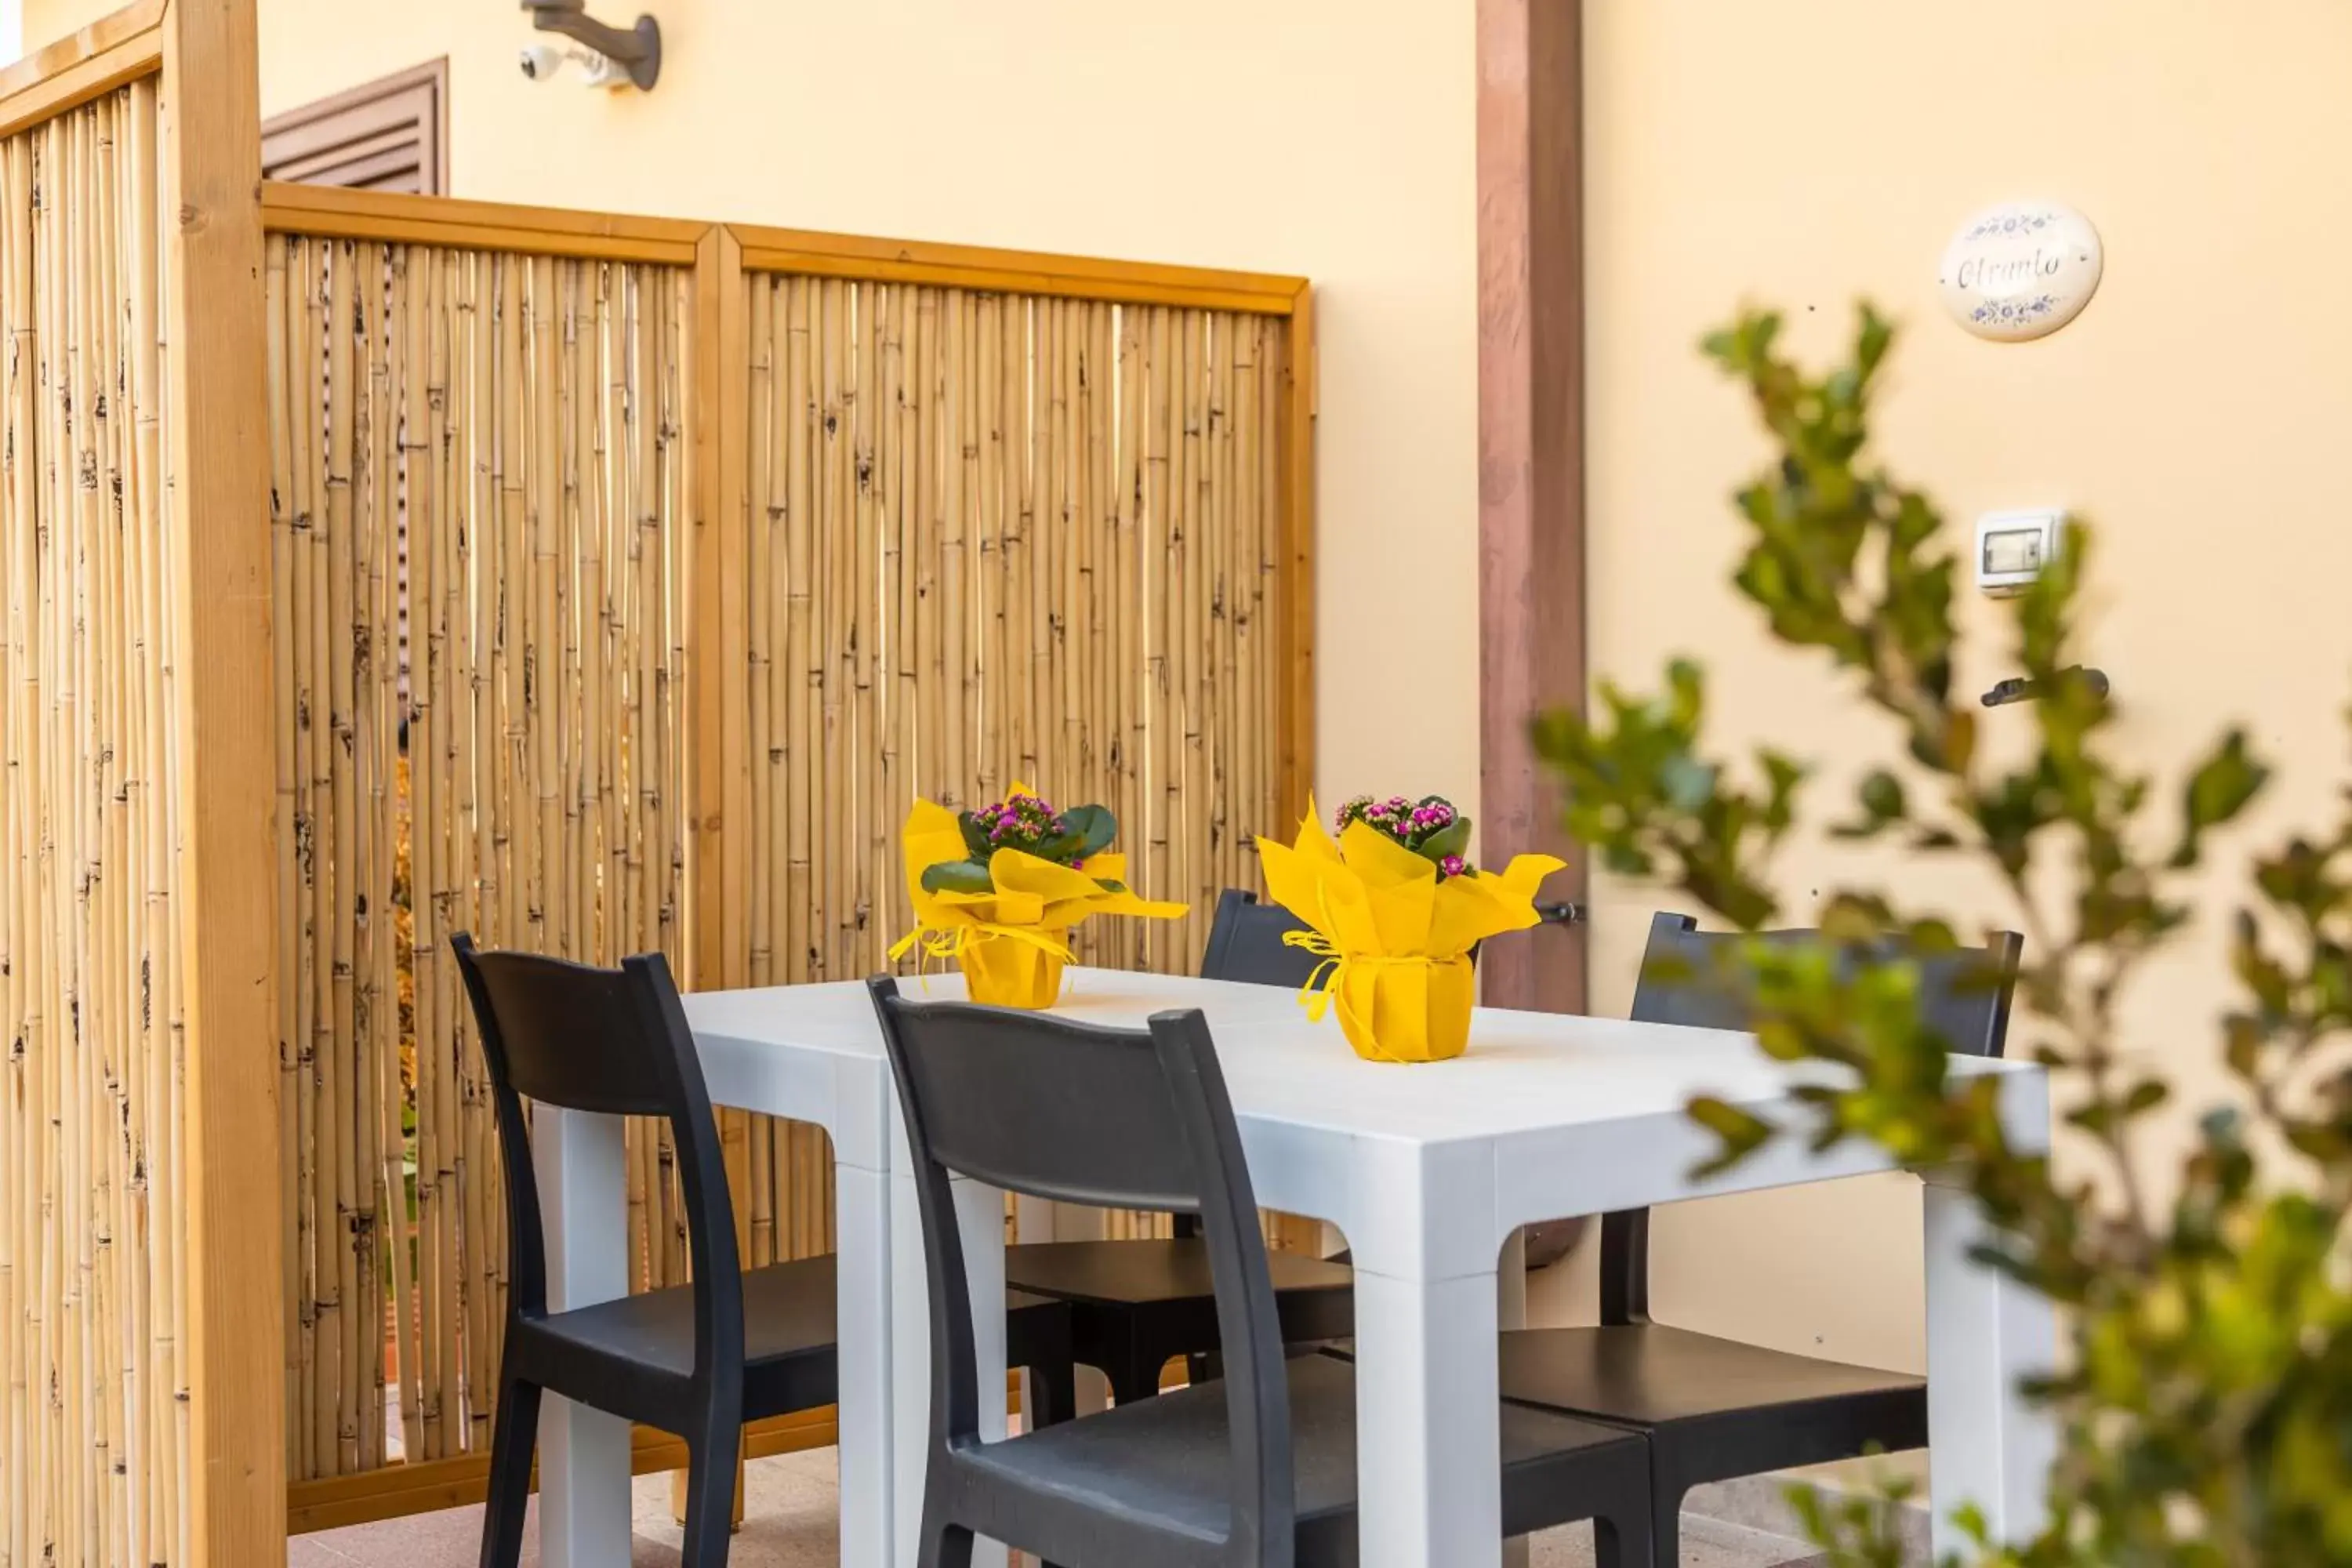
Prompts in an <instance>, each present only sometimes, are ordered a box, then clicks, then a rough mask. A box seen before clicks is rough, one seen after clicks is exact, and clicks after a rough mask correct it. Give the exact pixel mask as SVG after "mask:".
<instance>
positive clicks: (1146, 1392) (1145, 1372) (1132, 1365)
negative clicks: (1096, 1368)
mask: <svg viewBox="0 0 2352 1568" xmlns="http://www.w3.org/2000/svg"><path fill="white" fill-rule="evenodd" d="M1147 1362H1148V1363H1150V1364H1149V1365H1146V1364H1145V1363H1147ZM1166 1364H1167V1363H1166V1361H1165V1360H1164V1359H1163V1360H1160V1361H1153V1360H1152V1359H1151V1357H1150V1353H1149V1352H1139V1353H1137V1354H1134V1355H1130V1356H1129V1357H1128V1358H1127V1363H1126V1364H1125V1365H1123V1366H1117V1367H1108V1366H1107V1367H1105V1368H1103V1372H1104V1374H1105V1375H1107V1376H1108V1378H1109V1379H1110V1396H1111V1398H1112V1400H1113V1401H1114V1402H1115V1403H1117V1404H1120V1405H1133V1404H1136V1403H1138V1402H1139V1401H1141V1400H1146V1399H1154V1398H1157V1397H1158V1396H1159V1394H1160V1368H1161V1367H1162V1366H1165V1365H1166ZM1072 1403H1073V1404H1075V1403H1076V1396H1075V1395H1074V1396H1073V1398H1072Z"/></svg>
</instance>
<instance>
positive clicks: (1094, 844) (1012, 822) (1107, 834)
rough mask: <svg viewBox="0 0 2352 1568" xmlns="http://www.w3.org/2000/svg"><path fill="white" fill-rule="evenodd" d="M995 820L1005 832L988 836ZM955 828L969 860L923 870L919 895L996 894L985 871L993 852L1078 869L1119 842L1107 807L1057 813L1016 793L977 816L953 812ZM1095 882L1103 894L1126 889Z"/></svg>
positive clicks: (1106, 881)
mask: <svg viewBox="0 0 2352 1568" xmlns="http://www.w3.org/2000/svg"><path fill="white" fill-rule="evenodd" d="M1000 818H1001V819H1003V821H1004V823H1005V829H1003V830H1000V832H999V833H998V835H997V836H996V837H991V833H990V828H991V825H992V823H994V822H995V821H997V820H999V819H1000ZM956 826H958V827H960V828H961V829H962V831H963V842H964V847H965V848H967V849H969V850H971V858H969V859H963V860H947V861H942V862H940V864H939V865H936V866H930V867H927V868H925V869H924V871H923V890H924V891H925V892H927V893H990V892H993V891H995V889H996V882H995V879H994V878H993V876H992V874H991V872H990V869H989V866H990V862H992V860H994V859H995V858H996V856H997V853H998V851H1000V850H1003V849H1017V850H1020V851H1021V852H1022V853H1024V854H1027V855H1034V856H1036V857H1037V858H1039V859H1041V860H1051V861H1053V862H1054V863H1055V865H1057V866H1070V867H1075V868H1078V869H1081V870H1083V869H1084V868H1085V866H1086V862H1087V858H1088V857H1090V856H1094V855H1099V854H1101V853H1102V852H1103V851H1104V850H1106V849H1108V848H1109V847H1110V844H1111V840H1112V839H1114V838H1116V837H1118V818H1117V817H1116V816H1112V815H1111V813H1110V809H1109V808H1108V806H1101V805H1078V806H1073V807H1071V808H1070V809H1069V810H1067V811H1065V812H1060V813H1058V814H1057V813H1055V811H1054V809H1053V808H1052V807H1051V806H1050V805H1046V804H1045V802H1044V801H1043V800H1041V799H1039V798H1038V797H1037V796H1035V795H1018V794H1016V795H1013V796H1012V797H1011V798H1010V799H1009V800H1007V801H1004V802H1003V803H1001V804H999V805H992V806H984V807H982V809H981V810H979V811H977V812H971V811H963V812H958V813H957V814H956ZM1095 881H1096V884H1097V886H1099V887H1100V888H1101V889H1103V890H1104V891H1105V892H1108V893H1123V892H1125V891H1126V890H1127V889H1126V887H1125V886H1124V885H1123V884H1121V883H1119V882H1118V881H1116V880H1113V879H1110V878H1108V877H1097V878H1096V879H1095Z"/></svg>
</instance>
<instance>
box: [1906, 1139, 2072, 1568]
mask: <svg viewBox="0 0 2352 1568" xmlns="http://www.w3.org/2000/svg"><path fill="white" fill-rule="evenodd" d="M1925 1205H1926V1215H1925V1217H1926V1227H1927V1442H1928V1490H1929V1495H1930V1500H1931V1502H1932V1503H1933V1506H1934V1514H1935V1551H1936V1556H1937V1560H1938V1561H1941V1560H1942V1559H1943V1558H1944V1556H1945V1555H1946V1554H1947V1553H1950V1552H1958V1551H1959V1550H1960V1549H1961V1547H1962V1545H1963V1544H1964V1543H1963V1542H1962V1541H1961V1539H1960V1536H1959V1533H1958V1531H1957V1530H1955V1529H1954V1528H1953V1525H1952V1522H1951V1520H1952V1511H1953V1510H1955V1509H1957V1508H1958V1507H1959V1506H1960V1505H1961V1504H1963V1503H1970V1502H1972V1503H1974V1504H1976V1506H1977V1507H1978V1508H1979V1510H1981V1511H1982V1512H1983V1514H1984V1517H1985V1521H1986V1523H1987V1524H1988V1525H1990V1527H1991V1531H1992V1536H1993V1539H1994V1540H1995V1541H1999V1542H2011V1543H2019V1542H2025V1541H2028V1540H2030V1539H2031V1538H2032V1535H2033V1534H2034V1532H2035V1531H2038V1530H2039V1529H2040V1528H2041V1527H2042V1523H2043V1521H2044V1520H2045V1518H2046V1517H2047V1516H2046V1512H2045V1496H2046V1489H2047V1486H2048V1482H2049V1475H2050V1467H2051V1464H2052V1462H2053V1460H2054V1459H2055V1458H2056V1457H2057V1452H2058V1437H2057V1430H2056V1427H2055V1426H2054V1425H2053V1423H2052V1422H2051V1421H2050V1420H2049V1419H2048V1418H2047V1417H2046V1416H2044V1415H2042V1414H2041V1413H2039V1412H2037V1411H2035V1410H2033V1409H2032V1408H2030V1407H2029V1406H2028V1405H2026V1403H2025V1401H2024V1399H2023V1397H2022V1396H2021V1395H2020V1394H2019V1393H2018V1382H2019V1380H2020V1379H2021V1378H2024V1377H2029V1376H2032V1375H2034V1374H2035V1373H2042V1372H2047V1371H2048V1370H2049V1369H2050V1368H2051V1367H2052V1366H2053V1365H2055V1364H2056V1361H2057V1353H2058V1321H2057V1315H2056V1313H2055V1312H2054V1311H2053V1310H2052V1308H2051V1306H2050V1303H2049V1302H2048V1301H2046V1300H2043V1299H2042V1298H2041V1297H2039V1296H2036V1295H2035V1294H2034V1293H2033V1292H2032V1291H2030V1290H2028V1289H2024V1288H2023V1287H2022V1286H2020V1285H2018V1284H2017V1283H2016V1282H2014V1281H2013V1280H2011V1279H2009V1278H2008V1277H2007V1276H2005V1275H2002V1274H1999V1273H1996V1272H1995V1271H1993V1270H1992V1269H1990V1268H1984V1267H1983V1266H1982V1265H1980V1264H1979V1263H1977V1262H1976V1261H1974V1260H1973V1259H1972V1258H1969V1250H1970V1248H1972V1247H1975V1246H1977V1245H1978V1244H1979V1242H1981V1241H1983V1240H1984V1239H1986V1238H1987V1237H1990V1235H1991V1234H1992V1232H1991V1228H1990V1226H1988V1225H1987V1223H1986V1221H1985V1218H1984V1214H1983V1211H1982V1210H1981V1209H1980V1208H1979V1206H1978V1204H1977V1201H1976V1199H1975V1198H1974V1197H1973V1196H1972V1195H1971V1194H1969V1192H1968V1191H1967V1190H1966V1189H1965V1188H1964V1187H1961V1186H1959V1185H1958V1184H1955V1183H1953V1182H1951V1181H1950V1180H1949V1179H1948V1178H1946V1177H1943V1176H1941V1175H1939V1174H1936V1173H1930V1174H1928V1175H1927V1177H1926V1189H1925Z"/></svg>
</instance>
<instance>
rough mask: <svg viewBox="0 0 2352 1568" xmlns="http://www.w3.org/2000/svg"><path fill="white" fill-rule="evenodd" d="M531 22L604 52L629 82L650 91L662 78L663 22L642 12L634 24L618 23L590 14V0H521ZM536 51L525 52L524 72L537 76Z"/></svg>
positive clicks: (527, 74) (594, 51)
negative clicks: (614, 23) (534, 52)
mask: <svg viewBox="0 0 2352 1568" xmlns="http://www.w3.org/2000/svg"><path fill="white" fill-rule="evenodd" d="M522 8H523V9H524V10H526V11H528V12H530V24H531V26H534V27H537V28H538V29H539V30H540V31H541V32H542V33H561V34H562V35H563V36H564V37H567V38H570V39H571V40H572V42H573V43H576V44H578V45H580V46H581V47H583V48H585V49H588V50H590V51H592V52H593V53H594V54H597V55H601V56H603V57H604V58H605V59H608V60H610V61H612V62H613V64H614V65H615V66H617V67H619V68H621V69H622V70H623V71H625V72H626V73H627V74H628V79H629V82H630V85H632V86H634V87H635V88H636V89H637V90H638V91H640V92H649V91H651V90H652V89H653V85H654V83H655V82H656V81H657V80H659V79H660V78H661V24H660V23H659V22H656V21H655V20H654V19H653V18H652V17H651V16H640V17H638V18H637V25H636V26H634V27H615V26H613V25H612V24H611V23H609V22H599V21H598V20H596V19H595V18H594V17H593V16H590V15H588V0H522ZM532 54H533V51H528V50H526V51H525V53H524V56H523V74H524V75H526V76H535V75H537V74H538V73H537V72H535V71H534V70H533V69H532V68H531V59H532Z"/></svg>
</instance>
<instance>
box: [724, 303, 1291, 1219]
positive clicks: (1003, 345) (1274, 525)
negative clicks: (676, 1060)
mask: <svg viewBox="0 0 2352 1568" xmlns="http://www.w3.org/2000/svg"><path fill="white" fill-rule="evenodd" d="M749 286H750V290H751V299H750V301H749V310H748V315H747V320H748V322H749V328H750V336H751V395H750V413H751V443H750V449H749V459H750V465H751V472H750V476H749V489H748V492H747V494H748V504H749V510H750V512H751V538H750V540H749V544H748V548H749V563H748V565H749V570H748V572H747V573H746V574H745V575H744V581H745V582H746V583H747V584H748V585H749V588H750V595H749V605H748V614H747V617H746V618H747V623H748V638H749V645H750V646H749V650H748V652H749V658H750V662H751V679H750V680H749V683H748V695H749V705H750V711H749V712H748V714H744V715H741V716H740V717H741V719H742V720H744V721H748V723H749V725H750V731H751V732H750V737H749V743H748V748H747V751H748V755H749V756H750V758H751V795H750V805H751V832H750V837H749V842H748V844H743V845H740V847H739V848H738V850H737V852H739V853H744V854H746V855H747V857H748V858H747V861H746V869H747V877H746V883H747V892H746V897H747V899H748V903H749V908H748V910H746V911H745V912H744V919H745V924H746V927H747V929H748V933H749V942H750V974H749V978H750V981H751V984H754V985H764V984H789V983H793V982H799V981H809V980H840V979H847V978H853V977H856V976H860V975H865V974H868V973H875V972H877V971H878V970H883V969H887V968H889V967H891V963H890V960H889V957H888V950H889V948H890V946H891V944H892V943H893V942H895V941H896V940H897V939H898V937H899V936H901V935H902V934H904V933H905V932H906V931H908V929H909V928H910V926H911V925H912V923H913V913H912V910H911V908H910V906H909V902H908V896H907V891H906V886H905V879H904V874H903V871H902V869H901V863H900V859H899V852H898V830H899V826H900V825H901V823H902V822H903V821H904V819H905V816H906V813H907V808H908V805H909V803H910V802H911V801H912V800H913V799H914V798H915V796H916V795H928V796H929V797H930V798H932V799H934V800H937V801H939V802H940V803H941V804H943V805H949V806H951V807H958V808H961V807H968V806H971V805H975V804H980V803H984V802H986V801H988V800H991V799H994V798H998V797H1000V796H1001V795H1003V792H1004V791H1005V790H1006V789H1007V788H1008V787H1009V786H1010V785H1011V784H1013V783H1014V782H1016V781H1019V782H1024V783H1027V784H1031V785H1033V786H1034V787H1036V788H1038V789H1041V790H1043V791H1044V792H1045V794H1046V795H1047V796H1048V798H1050V799H1052V800H1054V801H1055V802H1056V803H1057V804H1063V805H1077V804H1082V803H1087V802H1100V803H1102V804H1104V805H1108V806H1109V807H1111V809H1112V810H1113V811H1114V812H1116V813H1117V815H1118V821H1119V847H1121V848H1122V849H1124V850H1126V851H1127V853H1128V856H1129V860H1128V866H1129V879H1130V880H1131V881H1132V882H1133V883H1134V885H1136V886H1137V887H1138V888H1139V890H1141V891H1142V892H1144V893H1145V894H1146V895H1147V896H1150V897H1153V898H1164V899H1178V900H1187V901H1189V902H1190V903H1191V904H1192V915H1191V916H1190V917H1189V918H1188V919H1186V920H1184V921H1126V920H1108V921H1089V922H1087V924H1086V925H1084V926H1082V927H1081V928H1080V929H1079V931H1077V933H1076V942H1077V950H1078V955H1079V957H1080V960H1081V961H1082V962H1085V963H1097V964H1108V965H1113V966H1118V967H1130V968H1148V969H1155V970H1162V971H1170V972H1186V973H1189V972H1191V971H1192V970H1193V969H1194V968H1195V967H1196V966H1197V964H1198V963H1199V961H1200V954H1201V951H1202V946H1203V945H1204V943H1205V942H1206V938H1207V934H1208V924H1209V917H1210V914H1211V912H1212V910H1213V909H1214V907H1215V904H1216V900H1217V894H1218V892H1219V891H1220V889H1223V888H1227V887H1255V886H1256V885H1257V880H1258V876H1257V858H1256V854H1255V847H1254V841H1255V837H1256V836H1257V835H1258V834H1260V833H1267V832H1279V831H1282V830H1285V829H1286V828H1287V827H1289V826H1292V825H1290V824H1287V823H1284V822H1281V821H1278V820H1277V819H1276V818H1277V813H1278V811H1279V810H1280V809H1281V808H1280V805H1279V803H1278V801H1277V798H1276V797H1277V793H1278V780H1277V777H1276V756H1277V754H1278V753H1277V750H1276V748H1277V746H1278V743H1279V741H1280V736H1279V733H1278V728H1277V726H1278V711H1277V698H1276V683H1277V680H1278V679H1279V678H1280V675H1281V671H1280V670H1279V668H1277V666H1278V663H1279V658H1278V654H1277V647H1278V644H1277V641H1276V637H1274V636H1273V630H1274V625H1275V622H1274V614H1273V612H1274V607H1275V605H1276V603H1277V602H1278V601H1277V598H1276V571H1277V563H1279V562H1280V561H1281V559H1282V552H1281V549H1280V539H1281V525H1282V497H1283V485H1282V475H1283V471H1284V470H1283V467H1282V464H1283V460H1284V458H1285V456H1286V453H1285V451H1284V449H1283V439H1284V438H1283V437H1282V428H1283V419H1282V416H1283V413H1284V410H1285V408H1286V390H1287V377H1288V374H1289V365H1288V363H1287V360H1286V353H1287V337H1288V327H1287V323H1286V321H1282V320H1280V319H1277V318H1273V317H1268V316H1262V315H1255V314H1248V313H1242V312H1233V311H1220V310H1183V309H1174V308H1166V307H1144V306H1126V305H1120V304H1116V303H1110V302H1102V301H1094V300H1069V299H1060V298H1046V297H1031V296H1024V295H1018V294H998V293H981V292H971V291H967V290H963V289H942V288H935V287H928V286H917V285H897V284H884V283H874V282H863V281H856V280H841V279H812V278H804V277H799V276H786V275H781V274H754V275H752V276H751V279H750V280H749ZM816 1137H817V1135H816V1134H814V1132H812V1131H809V1130H807V1129H801V1128H790V1127H787V1126H784V1125H782V1124H769V1123H765V1122H764V1121H761V1120H756V1119H755V1121H753V1124H752V1128H751V1175H752V1181H751V1194H752V1204H753V1207H754V1215H753V1236H754V1247H753V1255H754V1258H755V1260H757V1261H761V1262H764V1261H767V1260H768V1258H769V1257H770V1256H771V1255H773V1256H794V1255H797V1254H799V1253H801V1252H803V1251H809V1250H821V1249H823V1248H824V1247H826V1246H828V1245H829V1243H828V1242H827V1241H826V1240H825V1239H824V1236H825V1233H826V1231H827V1230H828V1229H829V1222H830V1217H831V1215H832V1205H831V1202H830V1200H829V1197H827V1196H825V1194H827V1193H828V1192H829V1185H830V1177H831V1168H830V1165H829V1164H828V1163H826V1162H825V1160H824V1155H823V1153H822V1151H821V1149H819V1148H818V1147H817V1146H816V1142H815V1140H816ZM812 1197H815V1198H816V1199H817V1200H818V1201H817V1202H816V1203H815V1204H814V1205H812V1204H811V1203H810V1199H811V1198H812ZM787 1214H789V1215H793V1224H792V1226H790V1227H789V1229H787V1228H786V1227H784V1226H782V1225H781V1224H779V1225H778V1226H776V1227H775V1230H776V1238H775V1240H774V1241H773V1242H772V1244H771V1247H770V1250H763V1249H762V1244H761V1239H760V1237H761V1228H762V1226H763V1224H764V1223H765V1222H766V1220H767V1218H768V1217H769V1216H771V1215H787ZM1138 1228H1147V1229H1148V1228H1150V1221H1149V1220H1148V1219H1147V1220H1143V1221H1141V1222H1140V1223H1139V1221H1138V1220H1136V1219H1134V1218H1130V1217H1129V1216H1123V1215H1122V1216H1114V1219H1113V1223H1112V1233H1113V1234H1114V1235H1118V1234H1128V1233H1130V1232H1132V1231H1134V1230H1136V1229H1138Z"/></svg>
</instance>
